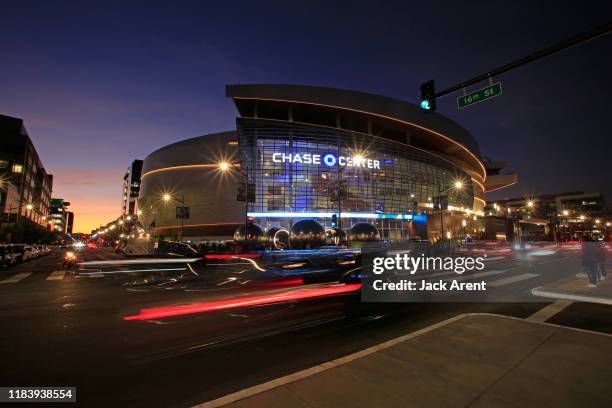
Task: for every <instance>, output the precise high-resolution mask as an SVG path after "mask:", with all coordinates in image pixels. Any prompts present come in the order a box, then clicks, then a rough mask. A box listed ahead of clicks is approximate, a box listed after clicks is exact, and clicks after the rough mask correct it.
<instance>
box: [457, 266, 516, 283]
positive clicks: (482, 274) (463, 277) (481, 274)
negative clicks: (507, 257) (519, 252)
mask: <svg viewBox="0 0 612 408" xmlns="http://www.w3.org/2000/svg"><path fill="white" fill-rule="evenodd" d="M512 270H514V268H510V269H501V270H499V271H488V272H477V273H471V274H469V275H458V276H457V277H456V278H454V279H451V280H456V281H459V282H461V281H464V280H470V279H476V278H485V277H487V276H493V275H499V274H501V273H506V272H509V271H512Z"/></svg>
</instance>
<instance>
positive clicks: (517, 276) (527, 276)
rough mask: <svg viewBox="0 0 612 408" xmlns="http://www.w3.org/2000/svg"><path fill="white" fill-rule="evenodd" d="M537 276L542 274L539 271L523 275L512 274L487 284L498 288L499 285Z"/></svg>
mask: <svg viewBox="0 0 612 408" xmlns="http://www.w3.org/2000/svg"><path fill="white" fill-rule="evenodd" d="M536 276H540V275H539V274H537V273H524V274H522V275H516V276H512V277H510V278H504V279H498V280H495V281H493V282H488V283H487V286H491V287H494V288H497V287H500V286H506V285H510V284H512V283H516V282H520V281H523V280H525V279H531V278H535V277H536Z"/></svg>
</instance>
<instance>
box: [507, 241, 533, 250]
mask: <svg viewBox="0 0 612 408" xmlns="http://www.w3.org/2000/svg"><path fill="white" fill-rule="evenodd" d="M532 247H533V243H532V242H531V241H521V242H515V243H514V244H512V249H514V250H515V251H526V250H528V249H531V248H532Z"/></svg>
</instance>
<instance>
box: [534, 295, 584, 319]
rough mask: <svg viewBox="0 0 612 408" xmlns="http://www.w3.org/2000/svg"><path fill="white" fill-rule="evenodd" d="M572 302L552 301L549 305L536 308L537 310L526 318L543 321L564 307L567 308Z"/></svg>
mask: <svg viewBox="0 0 612 408" xmlns="http://www.w3.org/2000/svg"><path fill="white" fill-rule="evenodd" d="M572 303H574V302H571V301H568V300H557V301H556V302H553V303H551V304H550V305H548V306H546V307H543V308H542V309H540V310H538V311H537V312H535V313H534V314H532V315H531V316H529V317H528V318H527V319H526V320H529V321H530V322H545V321H547V320H548V319H550V318H551V317H553V316H554V315H556V314H558V313H560V312H561V311H563V310H565V308H567V307H568V306H569V305H571V304H572Z"/></svg>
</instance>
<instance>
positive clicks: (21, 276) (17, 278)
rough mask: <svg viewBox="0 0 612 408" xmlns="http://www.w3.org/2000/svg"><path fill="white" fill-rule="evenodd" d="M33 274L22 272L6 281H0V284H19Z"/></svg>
mask: <svg viewBox="0 0 612 408" xmlns="http://www.w3.org/2000/svg"><path fill="white" fill-rule="evenodd" d="M31 274H32V272H21V273H18V274H17V275H14V276H11V277H10V278H7V279H4V280H1V281H0V284H5V283H17V282H19V281H22V280H24V279H25V278H27V277H28V276H30V275H31Z"/></svg>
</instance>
